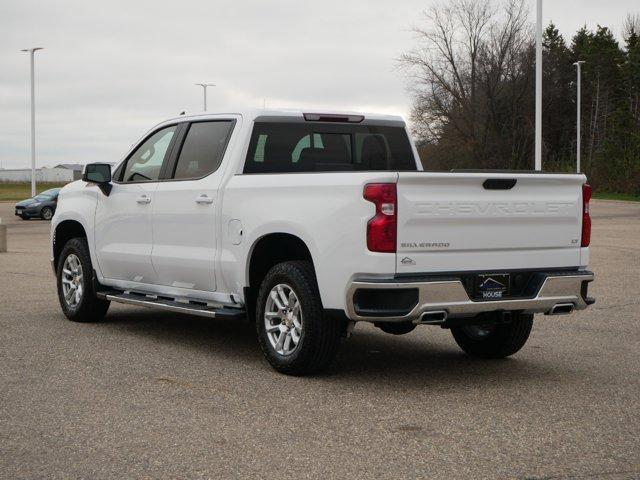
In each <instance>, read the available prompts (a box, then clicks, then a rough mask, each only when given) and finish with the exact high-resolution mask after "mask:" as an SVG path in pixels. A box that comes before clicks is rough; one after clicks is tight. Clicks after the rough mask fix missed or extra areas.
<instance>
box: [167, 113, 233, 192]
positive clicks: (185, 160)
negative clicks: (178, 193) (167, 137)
mask: <svg viewBox="0 0 640 480" xmlns="http://www.w3.org/2000/svg"><path fill="white" fill-rule="evenodd" d="M232 126H233V122H232V121H230V120H222V121H212V122H195V123H192V124H191V125H190V126H189V131H188V132H187V135H186V137H185V140H184V143H183V144H182V149H181V150H180V156H179V157H178V162H177V164H176V167H175V172H174V175H173V178H174V179H176V180H187V179H196V178H202V177H204V176H206V175H209V174H210V173H212V172H215V171H216V170H217V169H218V167H220V164H221V163H222V157H223V156H224V151H225V148H226V146H227V141H228V140H229V135H230V134H231V127H232Z"/></svg>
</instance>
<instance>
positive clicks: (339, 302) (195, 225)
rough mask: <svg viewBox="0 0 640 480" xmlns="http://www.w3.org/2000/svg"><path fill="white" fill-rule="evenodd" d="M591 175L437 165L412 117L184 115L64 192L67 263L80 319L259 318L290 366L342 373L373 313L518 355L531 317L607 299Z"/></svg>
mask: <svg viewBox="0 0 640 480" xmlns="http://www.w3.org/2000/svg"><path fill="white" fill-rule="evenodd" d="M585 182H586V179H585V177H584V175H580V174H555V173H541V172H526V171H524V172H522V171H520V172H512V171H451V172H428V171H423V167H422V164H421V162H420V160H419V157H418V154H417V151H416V148H415V146H414V145H413V143H412V141H411V139H410V135H409V133H408V130H407V127H406V125H405V123H404V121H403V120H402V119H401V118H400V117H396V116H388V115H369V114H364V115H363V114H356V113H314V112H307V113H305V112H302V111H287V110H278V111H267V110H260V111H250V112H239V113H215V114H209V113H207V114H203V115H194V116H180V117H178V118H173V119H171V120H167V121H165V122H163V123H160V124H159V125H156V126H155V127H153V128H152V129H151V130H150V131H149V132H148V133H147V134H145V135H144V137H142V139H141V140H140V141H139V142H137V144H136V145H135V146H134V147H133V148H132V149H131V151H130V152H128V153H127V154H126V155H125V156H124V158H123V160H122V161H121V162H120V163H119V164H117V165H116V166H115V168H114V169H113V171H112V169H111V166H110V165H109V164H99V163H94V164H89V165H87V166H86V168H85V171H84V174H83V178H82V180H79V181H76V182H74V183H72V184H69V185H67V186H65V187H64V188H63V189H62V191H61V192H60V195H59V200H58V208H57V210H56V212H55V216H54V218H53V221H52V227H51V261H52V266H53V269H54V272H55V275H56V278H57V287H58V296H59V300H60V305H61V307H62V310H63V312H64V314H65V315H66V316H67V317H68V318H69V319H70V320H73V321H79V322H87V321H98V320H100V319H102V318H103V317H104V316H105V314H106V312H107V309H108V308H109V304H110V302H121V303H125V304H131V305H138V306H147V307H154V308H158V309H164V310H170V311H172V312H178V313H186V314H192V315H200V316H204V317H212V318H223V319H243V318H244V319H249V320H250V321H252V322H255V325H256V329H257V337H258V343H259V345H260V348H261V349H262V351H263V353H264V355H265V357H266V358H267V360H268V361H269V363H270V364H271V365H272V366H273V367H274V368H275V369H276V370H278V371H280V372H283V373H287V374H298V375H300V374H306V373H311V372H317V371H319V370H321V369H324V368H326V367H327V366H328V365H329V364H330V363H331V360H332V359H333V358H334V357H335V355H336V351H337V349H338V345H339V343H340V339H341V337H344V336H348V335H349V333H350V332H351V330H352V328H353V326H354V325H355V323H356V322H371V323H373V324H374V325H375V326H377V327H379V328H380V329H382V330H383V331H384V332H387V333H390V334H396V335H400V334H405V333H409V332H411V331H412V330H413V329H414V328H416V326H418V325H438V326H440V327H442V328H447V329H450V330H451V332H452V334H453V338H454V339H455V341H456V343H457V344H458V345H459V346H460V347H461V348H462V350H464V351H465V352H467V353H468V354H470V355H473V356H478V357H484V358H502V357H506V356H509V355H512V354H514V353H515V352H517V351H518V350H520V349H521V348H522V347H523V345H524V344H525V342H526V341H527V338H528V337H529V333H530V331H531V328H532V324H533V317H534V314H537V313H543V314H547V315H557V314H568V313H571V312H572V311H573V310H581V309H584V308H586V307H587V306H588V305H590V304H591V303H593V302H594V299H592V298H591V297H589V296H588V293H587V290H588V285H589V282H591V281H592V280H593V278H594V276H593V273H591V272H590V271H588V270H587V265H588V261H589V248H588V247H589V241H590V232H591V220H590V217H589V199H590V196H591V190H590V187H589V186H588V185H587V184H586V183H585Z"/></svg>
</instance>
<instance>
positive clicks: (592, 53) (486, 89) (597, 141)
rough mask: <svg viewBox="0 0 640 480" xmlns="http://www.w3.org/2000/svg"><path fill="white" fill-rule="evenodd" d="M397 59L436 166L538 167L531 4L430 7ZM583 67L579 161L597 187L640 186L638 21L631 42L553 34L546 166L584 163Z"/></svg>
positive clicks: (630, 20) (586, 32)
mask: <svg viewBox="0 0 640 480" xmlns="http://www.w3.org/2000/svg"><path fill="white" fill-rule="evenodd" d="M425 15H426V21H427V22H426V23H427V26H426V27H424V28H421V27H418V28H415V29H414V31H415V33H416V34H417V40H418V42H417V46H416V47H415V48H414V49H413V50H412V51H410V52H406V53H405V54H403V55H402V56H401V57H400V59H399V62H400V64H401V65H402V66H403V67H404V68H405V69H406V71H407V72H408V75H409V79H410V91H411V94H412V96H413V108H412V111H411V124H412V128H413V133H414V135H415V136H416V138H417V139H418V144H419V151H420V155H421V158H422V161H423V163H424V166H425V169H427V170H450V169H479V168H481V169H483V168H492V169H524V170H530V169H533V165H534V134H535V108H534V107H535V38H534V35H533V29H532V26H531V23H530V21H529V18H528V14H527V5H526V4H525V3H524V1H523V0H508V1H507V2H506V3H502V4H497V3H494V2H493V1H491V0H481V1H475V0H453V1H449V2H447V3H446V4H445V3H442V4H437V5H435V6H433V7H432V8H431V9H430V10H428V11H427V12H425ZM579 60H580V61H584V64H583V66H582V96H581V98H582V121H581V149H582V154H581V164H582V171H583V172H584V173H586V174H587V176H588V177H589V181H590V183H591V184H592V185H593V186H594V188H595V189H596V190H599V191H604V192H620V193H635V194H638V193H640V17H638V16H633V15H629V16H628V17H627V18H626V20H625V21H624V24H623V30H622V40H621V41H619V40H618V39H617V38H616V36H615V35H614V34H613V32H612V30H611V29H610V28H608V27H606V26H601V25H598V26H597V28H596V29H595V30H591V29H588V28H587V27H586V26H585V27H582V28H581V29H580V30H578V31H577V32H576V33H575V34H574V35H573V37H572V38H571V39H570V41H567V40H566V39H565V38H564V37H563V36H562V35H561V34H560V33H559V31H558V29H557V28H556V27H555V26H554V25H553V23H551V24H549V25H548V26H547V27H546V29H545V30H544V35H543V110H542V119H543V121H542V137H543V146H542V157H543V158H542V162H543V170H546V171H557V172H572V171H575V168H576V88H577V81H576V68H575V66H574V65H573V64H574V63H575V62H577V61H579Z"/></svg>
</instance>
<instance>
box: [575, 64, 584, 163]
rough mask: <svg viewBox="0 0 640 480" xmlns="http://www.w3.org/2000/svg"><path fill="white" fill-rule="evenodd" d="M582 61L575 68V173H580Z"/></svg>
mask: <svg viewBox="0 0 640 480" xmlns="http://www.w3.org/2000/svg"><path fill="white" fill-rule="evenodd" d="M583 63H584V60H578V61H577V62H576V63H574V65H575V66H576V69H577V71H576V74H577V76H578V86H577V92H576V172H578V173H580V106H581V105H580V98H581V96H582V95H581V91H582V68H581V67H582V64H583Z"/></svg>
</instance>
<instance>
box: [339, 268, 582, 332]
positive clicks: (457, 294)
mask: <svg viewBox="0 0 640 480" xmlns="http://www.w3.org/2000/svg"><path fill="white" fill-rule="evenodd" d="M593 279H594V275H593V273H591V272H586V271H576V272H571V273H570V274H567V273H563V274H561V275H554V274H549V275H548V276H547V277H546V278H545V279H544V281H543V282H542V284H541V286H540V288H539V289H538V292H537V294H535V296H532V297H531V298H505V299H502V300H488V301H475V300H472V299H471V298H470V297H469V295H468V294H467V291H466V289H465V288H464V285H463V284H462V282H461V281H460V280H455V279H444V280H438V279H434V280H429V281H410V280H407V281H398V280H397V279H396V280H391V281H385V280H382V281H376V280H357V281H354V282H352V283H351V285H350V286H349V288H348V291H347V315H348V317H349V318H350V319H351V320H354V321H367V322H405V321H413V322H415V323H442V322H440V321H435V322H432V321H427V320H425V321H421V319H423V317H424V318H425V319H429V318H440V317H444V318H443V320H442V321H444V319H446V318H448V317H470V316H475V315H478V314H480V313H485V312H493V311H520V312H523V313H548V314H557V313H569V312H570V311H571V310H573V309H577V310H582V309H585V308H587V306H589V305H590V304H592V303H593V302H594V300H593V299H591V298H588V297H586V288H584V289H583V284H584V282H591V281H593ZM359 289H367V290H369V289H380V290H383V289H387V290H389V289H417V290H418V301H417V304H416V305H415V306H414V307H413V308H412V309H411V311H410V312H409V313H407V314H405V315H391V316H385V315H378V314H376V315H370V314H367V315H359V314H358V313H357V310H358V308H357V306H356V305H355V304H354V295H355V294H356V292H357V291H358V290H359ZM381 293H382V292H381ZM571 306H573V308H570V307H571ZM567 309H568V310H569V311H567ZM442 312H444V313H442Z"/></svg>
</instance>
